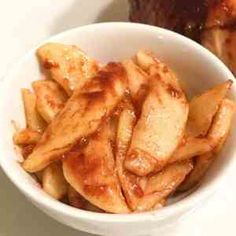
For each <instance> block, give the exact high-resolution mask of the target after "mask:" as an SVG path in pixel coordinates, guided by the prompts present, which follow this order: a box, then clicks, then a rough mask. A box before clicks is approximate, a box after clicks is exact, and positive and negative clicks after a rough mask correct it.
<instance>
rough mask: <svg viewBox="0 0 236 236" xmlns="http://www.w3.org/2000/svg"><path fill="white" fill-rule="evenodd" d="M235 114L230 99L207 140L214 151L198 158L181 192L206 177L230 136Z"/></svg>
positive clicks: (221, 109) (222, 107) (180, 188)
mask: <svg viewBox="0 0 236 236" xmlns="http://www.w3.org/2000/svg"><path fill="white" fill-rule="evenodd" d="M234 113H235V103H234V102H233V101H231V100H229V99H224V100H223V101H222V103H221V105H220V108H219V110H218V111H217V113H216V115H215V117H214V120H213V122H212V125H211V127H210V130H209V132H208V135H207V138H208V139H209V140H210V142H211V143H212V144H213V145H214V149H213V150H212V151H211V152H208V153H206V154H204V155H200V156H197V157H196V159H195V164H194V168H193V170H192V172H191V173H190V174H189V176H188V178H186V180H185V181H184V182H183V184H181V186H180V187H179V189H178V190H179V191H187V190H188V189H190V188H192V187H194V186H195V185H197V184H198V183H199V182H200V180H201V179H202V178H203V177H204V175H205V174H206V172H207V170H208V169H209V167H210V165H211V164H212V162H213V161H214V160H215V158H216V156H217V154H218V153H219V152H220V150H221V149H222V147H223V145H224V143H225V141H226V139H227V137H228V135H229V131H230V128H231V125H232V120H233V116H234Z"/></svg>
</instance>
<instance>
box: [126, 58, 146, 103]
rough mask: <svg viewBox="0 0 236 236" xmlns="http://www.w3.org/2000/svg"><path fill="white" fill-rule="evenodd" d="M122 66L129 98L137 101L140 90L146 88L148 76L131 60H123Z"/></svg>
mask: <svg viewBox="0 0 236 236" xmlns="http://www.w3.org/2000/svg"><path fill="white" fill-rule="evenodd" d="M123 65H124V67H125V69H126V71H127V78H128V86H129V90H130V93H131V96H132V98H133V99H134V100H138V97H139V95H140V93H141V90H142V89H144V88H145V87H146V86H147V83H148V74H147V73H146V72H144V71H143V70H142V69H141V68H140V67H139V66H138V65H136V64H135V63H134V61H133V60H131V59H129V60H125V61H124V62H123Z"/></svg>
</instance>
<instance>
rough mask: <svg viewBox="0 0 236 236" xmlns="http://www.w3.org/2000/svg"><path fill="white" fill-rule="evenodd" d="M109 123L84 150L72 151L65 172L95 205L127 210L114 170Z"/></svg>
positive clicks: (121, 210) (115, 209)
mask: <svg viewBox="0 0 236 236" xmlns="http://www.w3.org/2000/svg"><path fill="white" fill-rule="evenodd" d="M109 126H110V124H108V123H107V122H105V124H103V126H102V127H101V128H100V129H99V131H98V132H97V133H96V134H94V135H93V137H91V139H90V140H89V143H88V145H87V146H86V147H85V148H84V150H82V151H81V152H80V151H71V152H69V153H68V154H67V155H66V157H65V159H64V160H63V171H64V175H65V178H66V180H67V181H68V182H69V184H70V185H71V186H72V187H73V188H74V189H75V190H76V191H77V192H79V193H80V194H81V195H82V196H83V197H84V198H85V199H86V200H88V201H89V202H91V203H92V204H93V205H95V206H97V207H98V208H100V209H103V210H104V211H106V212H111V213H128V212H129V211H130V210H129V208H128V207H127V205H126V202H125V199H124V197H123V195H122V192H121V188H120V183H119V180H118V176H117V174H116V171H115V168H116V167H115V160H114V155H113V150H112V146H111V140H110V137H111V134H110V131H111V129H110V127H109Z"/></svg>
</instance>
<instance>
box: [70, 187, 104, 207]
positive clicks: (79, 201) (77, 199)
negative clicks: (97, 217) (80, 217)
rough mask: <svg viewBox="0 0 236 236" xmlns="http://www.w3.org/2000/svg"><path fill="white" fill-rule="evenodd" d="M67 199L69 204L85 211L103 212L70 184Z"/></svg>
mask: <svg viewBox="0 0 236 236" xmlns="http://www.w3.org/2000/svg"><path fill="white" fill-rule="evenodd" d="M68 201H69V204H70V205H71V206H73V207H76V208H80V209H84V210H87V211H94V212H103V210H101V209H99V208H98V207H96V206H94V205H92V204H91V203H90V202H88V201H87V200H86V199H85V198H84V197H82V196H81V195H80V194H79V193H78V192H77V191H76V190H75V189H74V188H73V187H71V186H69V188H68Z"/></svg>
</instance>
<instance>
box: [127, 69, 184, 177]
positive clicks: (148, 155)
mask: <svg viewBox="0 0 236 236" xmlns="http://www.w3.org/2000/svg"><path fill="white" fill-rule="evenodd" d="M167 74H168V73H167ZM187 117H188V103H187V100H186V98H185V95H184V93H183V91H182V90H181V88H180V87H179V86H178V85H177V84H176V79H173V80H172V79H171V76H170V77H169V76H163V77H160V74H156V75H153V76H152V77H151V78H150V91H149V93H148V94H147V96H146V99H145V101H144V103H143V107H142V112H141V116H140V118H139V120H138V122H137V124H136V126H135V128H134V132H133V136H132V141H131V145H130V148H129V151H128V155H127V157H126V160H125V167H126V168H127V169H128V170H129V171H130V172H132V173H134V174H136V175H138V176H146V175H147V174H150V173H152V172H156V171H158V170H160V169H162V168H163V166H164V165H165V164H166V163H167V162H168V160H169V159H170V157H171V156H172V154H173V153H174V151H175V149H176V148H177V146H178V145H179V143H180V141H181V139H182V137H183V134H184V129H185V125H186V121H187Z"/></svg>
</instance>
